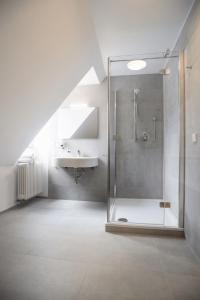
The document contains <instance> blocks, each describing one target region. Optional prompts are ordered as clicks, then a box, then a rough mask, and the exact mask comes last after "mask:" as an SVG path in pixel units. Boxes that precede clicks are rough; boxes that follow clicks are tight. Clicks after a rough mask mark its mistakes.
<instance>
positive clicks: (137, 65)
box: [127, 60, 147, 71]
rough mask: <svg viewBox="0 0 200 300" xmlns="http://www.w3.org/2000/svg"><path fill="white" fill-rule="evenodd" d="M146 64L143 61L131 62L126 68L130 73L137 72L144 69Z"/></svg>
mask: <svg viewBox="0 0 200 300" xmlns="http://www.w3.org/2000/svg"><path fill="white" fill-rule="evenodd" d="M146 65H147V63H146V61H144V60H131V61H129V62H128V64H127V68H128V69H129V70H132V71H139V70H142V69H144V68H145V67H146Z"/></svg>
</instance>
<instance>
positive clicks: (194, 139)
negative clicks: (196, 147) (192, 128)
mask: <svg viewBox="0 0 200 300" xmlns="http://www.w3.org/2000/svg"><path fill="white" fill-rule="evenodd" d="M197 142H198V133H196V132H194V133H193V134H192V143H193V144H196V143H197Z"/></svg>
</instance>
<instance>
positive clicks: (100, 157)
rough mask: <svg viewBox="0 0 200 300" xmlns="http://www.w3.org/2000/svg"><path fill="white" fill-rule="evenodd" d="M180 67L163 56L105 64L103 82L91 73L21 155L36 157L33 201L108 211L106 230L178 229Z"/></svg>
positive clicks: (180, 219)
mask: <svg viewBox="0 0 200 300" xmlns="http://www.w3.org/2000/svg"><path fill="white" fill-rule="evenodd" d="M138 61H139V62H143V63H145V66H144V67H141V68H140V67H139V68H137V66H136V67H134V66H133V68H131V67H130V64H131V63H134V62H138ZM180 64H181V57H180V56H179V54H177V53H168V50H167V51H166V52H163V53H158V54H149V55H145V57H144V56H143V55H140V56H139V57H136V59H133V58H131V57H120V58H110V61H109V68H110V69H109V72H110V73H109V78H108V80H104V81H103V82H100V81H99V80H98V78H97V75H96V73H95V70H94V68H91V69H90V70H89V71H88V72H87V73H86V74H85V76H84V77H83V79H82V80H81V81H80V83H79V84H78V85H77V86H76V88H75V89H74V90H73V91H72V92H71V94H70V95H69V96H68V97H67V98H66V99H65V101H64V102H63V103H62V105H61V106H60V108H59V109H58V110H57V111H56V113H55V114H54V115H53V116H52V118H51V119H50V120H49V121H48V123H47V124H46V125H45V127H44V128H43V129H42V131H41V132H40V133H39V134H38V136H36V138H35V140H34V141H33V142H32V143H31V145H30V147H29V148H31V149H32V151H33V152H34V153H37V154H38V157H40V156H41V153H43V159H41V165H42V170H43V176H42V178H43V192H42V193H40V196H44V197H47V198H49V199H64V200H74V201H92V202H104V203H108V207H107V223H106V226H107V227H106V230H109V228H110V227H109V225H112V224H114V225H118V224H119V225H124V224H126V225H127V224H128V225H130V227H134V226H135V225H136V226H138V225H139V226H142V227H145V228H146V227H147V228H148V227H152V226H153V227H157V228H163V227H166V228H173V229H174V228H175V229H181V228H182V227H183V202H182V198H181V195H180V155H179V154H180V151H181V140H180V128H181V115H180V110H181V106H180V103H181V101H180V96H179V92H180V87H179V77H180ZM108 91H109V93H108ZM29 151H30V149H29ZM24 155H25V156H26V151H25V154H23V155H22V157H23V156H24ZM41 157H42V156H41ZM72 158H73V161H72ZM86 158H87V160H88V162H89V160H90V162H89V165H87V163H86V165H84V162H83V160H85V159H86ZM92 159H93V160H94V161H92ZM22 160H23V158H22ZM74 163H75V164H77V163H81V165H73V164H74Z"/></svg>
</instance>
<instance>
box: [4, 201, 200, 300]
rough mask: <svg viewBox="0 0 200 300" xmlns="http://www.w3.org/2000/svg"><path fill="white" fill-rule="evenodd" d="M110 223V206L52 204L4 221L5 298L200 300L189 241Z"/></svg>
mask: <svg viewBox="0 0 200 300" xmlns="http://www.w3.org/2000/svg"><path fill="white" fill-rule="evenodd" d="M105 217H106V205H105V203H92V202H80V201H68V200H67V201H66V200H53V199H37V200H35V201H31V202H29V203H27V204H26V205H24V206H20V207H17V208H14V209H12V210H10V211H8V212H6V213H3V214H0V275H1V276H0V299H1V300H18V299H20V300H43V299H44V300H47V299H48V300H51V299H52V300H55V299H56V300H64V299H65V300H68V299H69V300H86V299H87V300H90V299H95V300H107V299H108V300H112V299H114V300H135V299H137V300H151V299H153V300H176V299H183V300H186V299H187V300H193V299H194V300H196V299H200V290H199V286H200V282H199V280H200V271H199V267H200V264H199V262H198V261H196V259H195V258H194V257H193V255H192V253H191V251H190V249H189V247H188V245H187V242H186V241H185V240H183V239H174V238H163V237H152V236H144V235H142V236H140V235H130V234H112V233H106V232H105V230H104V222H105Z"/></svg>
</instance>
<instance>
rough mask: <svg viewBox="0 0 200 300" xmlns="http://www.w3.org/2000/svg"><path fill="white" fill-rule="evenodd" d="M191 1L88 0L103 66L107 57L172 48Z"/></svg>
mask: <svg viewBox="0 0 200 300" xmlns="http://www.w3.org/2000/svg"><path fill="white" fill-rule="evenodd" d="M193 3H194V1H193V0H101V1H99V0H90V7H91V11H92V16H93V21H94V24H95V27H96V32H97V36H98V40H99V45H100V48H101V53H102V57H103V60H104V63H105V66H106V59H107V57H108V56H122V55H134V54H141V53H153V52H155V53H157V52H160V51H165V50H166V49H167V48H169V49H171V50H172V49H173V47H174V46H175V42H176V40H177V38H178V36H179V34H180V31H181V29H182V27H183V24H184V22H185V21H186V18H187V16H188V13H189V11H190V9H191V7H192V5H193Z"/></svg>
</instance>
